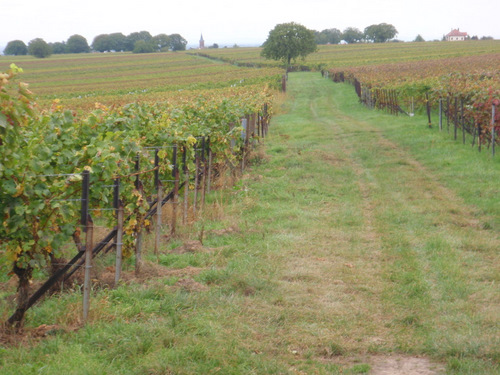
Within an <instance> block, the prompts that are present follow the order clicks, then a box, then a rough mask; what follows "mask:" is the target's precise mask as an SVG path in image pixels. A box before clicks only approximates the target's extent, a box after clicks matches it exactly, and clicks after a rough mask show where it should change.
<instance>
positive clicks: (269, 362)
mask: <svg viewBox="0 0 500 375" xmlns="http://www.w3.org/2000/svg"><path fill="white" fill-rule="evenodd" d="M288 90H289V91H288V92H289V95H288V99H287V101H286V102H285V103H284V105H283V107H282V108H281V109H280V113H279V114H278V115H277V116H275V117H274V118H273V121H272V128H271V130H270V136H269V137H268V138H267V139H266V142H265V145H263V148H262V149H259V150H258V151H257V152H256V153H255V154H254V155H253V156H252V160H253V166H252V168H251V169H250V170H249V171H246V172H245V175H244V176H242V179H241V180H240V181H239V182H237V183H236V184H235V185H233V186H232V188H231V189H229V190H220V191H215V192H213V194H212V195H210V196H209V197H208V198H207V199H208V201H207V209H206V210H205V216H204V217H203V218H202V220H201V221H199V222H197V223H194V224H193V225H192V226H191V227H190V228H184V230H183V232H182V233H180V234H179V236H178V237H177V238H176V239H174V240H173V241H171V242H165V243H163V245H162V246H163V247H162V249H161V253H160V255H159V256H158V257H156V256H154V254H152V253H151V250H149V252H147V254H146V255H147V260H148V267H149V269H148V272H145V275H144V276H143V277H142V278H133V277H131V276H130V269H131V267H132V265H131V264H130V263H128V264H127V265H126V267H128V268H126V271H128V272H129V278H128V283H125V284H124V285H121V286H119V287H118V288H116V289H107V288H106V287H102V284H101V287H97V286H96V288H95V290H94V292H93V299H94V300H95V303H94V304H93V307H92V309H91V315H90V321H89V323H88V324H87V325H86V326H81V323H80V322H79V318H78V314H79V313H78V311H79V310H80V308H81V293H80V292H78V291H77V292H75V293H69V294H61V295H54V296H52V297H50V298H48V299H47V300H45V301H44V302H43V303H41V304H39V305H37V306H35V308H34V309H33V310H31V311H30V312H29V316H28V320H27V328H26V330H27V332H28V333H29V334H28V335H27V336H21V337H16V338H14V340H18V342H17V343H15V344H13V343H12V342H11V343H7V342H4V343H2V344H1V345H0V365H1V366H2V371H3V373H5V374H25V373H26V374H28V373H40V374H52V373H71V374H84V373H110V374H113V373H121V374H143V373H149V374H169V373H174V374H200V373H222V374H236V373H241V374H246V373H253V374H374V375H378V374H392V373H393V374H398V373H405V374H407V375H413V374H415V375H416V374H422V373H424V374H426V375H427V374H429V375H433V374H442V373H447V374H457V375H458V374H475V375H481V374H498V373H499V371H500V367H499V362H498V360H499V352H498V348H499V347H500V342H499V337H500V332H499V331H498V330H499V327H500V324H499V322H500V316H499V313H498V311H499V305H500V295H499V290H498V282H499V279H498V277H499V275H500V269H499V268H498V267H499V264H500V259H499V254H498V248H499V247H500V235H499V234H500V211H499V209H500V208H499V206H498V204H496V202H497V197H498V193H499V191H498V186H497V184H496V183H495V181H498V178H499V177H500V161H499V160H498V159H493V158H492V157H491V156H490V155H489V154H487V153H481V154H479V153H477V152H474V151H472V150H471V149H470V148H468V147H463V146H462V145H460V144H458V143H456V142H453V141H451V140H450V139H449V137H448V136H447V135H446V134H444V133H440V132H438V131H435V130H429V129H428V128H427V126H426V125H427V124H426V118H425V117H424V116H421V115H418V114H417V115H416V116H414V117H412V118H410V117H404V118H402V117H395V116H389V115H387V114H384V113H382V112H380V111H373V110H369V109H367V108H365V107H363V106H361V105H360V104H359V103H358V102H357V98H356V95H355V93H354V90H353V89H352V87H350V86H349V85H346V84H335V83H333V82H331V81H330V80H327V79H324V78H322V77H321V75H320V74H319V73H292V74H290V76H289V87H288ZM222 202H223V203H224V205H222V204H221V203H222ZM208 208H210V209H208ZM192 241H195V242H196V243H197V245H196V246H193V245H192ZM188 244H191V245H189V246H188ZM105 272H106V271H105V269H104V270H102V273H105ZM127 284H128V285H127ZM2 287H3V288H9V287H10V288H11V289H12V285H9V284H8V283H4V284H3V285H2Z"/></svg>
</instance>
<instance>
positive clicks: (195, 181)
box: [193, 141, 200, 217]
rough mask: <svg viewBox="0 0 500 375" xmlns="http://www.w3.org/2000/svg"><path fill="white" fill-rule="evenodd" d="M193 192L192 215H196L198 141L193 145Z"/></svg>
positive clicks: (198, 173)
mask: <svg viewBox="0 0 500 375" xmlns="http://www.w3.org/2000/svg"><path fill="white" fill-rule="evenodd" d="M194 147H195V148H194V164H195V172H194V193H193V216H194V217H196V205H197V203H198V202H197V201H198V184H199V182H200V156H199V154H198V141H197V142H196V144H195V146H194Z"/></svg>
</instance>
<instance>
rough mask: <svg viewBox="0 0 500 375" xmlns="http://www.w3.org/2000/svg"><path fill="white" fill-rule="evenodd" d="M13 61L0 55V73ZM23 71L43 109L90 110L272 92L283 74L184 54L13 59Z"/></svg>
mask: <svg viewBox="0 0 500 375" xmlns="http://www.w3.org/2000/svg"><path fill="white" fill-rule="evenodd" d="M11 62H13V61H11V59H10V58H9V57H0V71H1V70H3V71H5V70H7V69H8V67H9V65H10V63H11ZM14 62H15V63H16V64H17V65H18V66H21V67H22V68H23V69H24V73H23V81H25V82H29V87H30V90H31V91H33V92H34V93H36V95H37V97H36V102H37V104H38V105H39V107H41V108H48V107H50V106H51V105H52V102H53V100H56V99H57V100H58V101H60V103H59V104H60V105H62V106H64V107H65V108H69V109H72V110H84V111H89V110H92V109H95V107H94V106H95V103H96V102H98V103H101V104H104V105H106V106H108V107H110V106H114V107H118V106H123V105H125V104H128V103H130V102H132V101H133V102H145V103H153V102H158V101H168V102H170V103H174V102H175V103H181V104H182V103H185V102H189V101H191V100H193V99H195V98H196V97H197V96H200V95H202V96H230V95H236V96H240V95H243V94H244V93H248V92H249V91H251V92H254V93H256V92H259V91H260V90H261V88H262V87H263V86H265V85H268V86H270V87H271V88H277V87H278V85H279V82H280V79H281V75H282V70H281V69H279V68H276V67H269V68H266V69H250V68H244V67H236V66H232V65H229V64H220V63H216V62H213V61H210V60H207V59H203V58H199V57H195V56H190V55H187V54H185V53H157V54H145V55H141V54H122V53H116V54H83V55H64V56H56V57H53V58H51V59H49V60H40V59H32V58H27V57H24V56H19V57H16V58H15V61H14Z"/></svg>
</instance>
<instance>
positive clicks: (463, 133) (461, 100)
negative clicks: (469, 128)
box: [460, 98, 465, 144]
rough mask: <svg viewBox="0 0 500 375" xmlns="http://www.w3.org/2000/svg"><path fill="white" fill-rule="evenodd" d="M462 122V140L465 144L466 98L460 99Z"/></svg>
mask: <svg viewBox="0 0 500 375" xmlns="http://www.w3.org/2000/svg"><path fill="white" fill-rule="evenodd" d="M460 124H461V126H462V142H463V144H465V118H464V99H463V98H462V99H460Z"/></svg>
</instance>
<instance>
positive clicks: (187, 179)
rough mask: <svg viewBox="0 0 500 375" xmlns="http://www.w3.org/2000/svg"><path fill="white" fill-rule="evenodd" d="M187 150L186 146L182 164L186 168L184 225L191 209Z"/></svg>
mask: <svg viewBox="0 0 500 375" xmlns="http://www.w3.org/2000/svg"><path fill="white" fill-rule="evenodd" d="M186 154H187V148H186V145H184V151H183V153H182V164H183V168H184V202H183V203H184V212H183V217H182V223H183V224H184V225H185V224H186V222H187V217H188V208H189V168H188V166H187V155H186Z"/></svg>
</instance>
